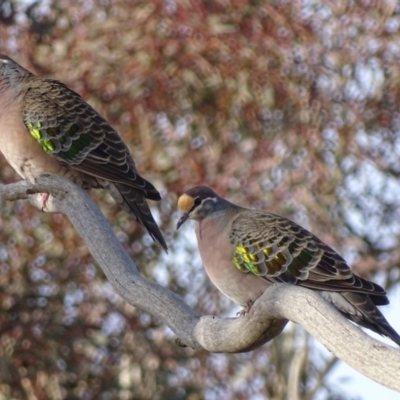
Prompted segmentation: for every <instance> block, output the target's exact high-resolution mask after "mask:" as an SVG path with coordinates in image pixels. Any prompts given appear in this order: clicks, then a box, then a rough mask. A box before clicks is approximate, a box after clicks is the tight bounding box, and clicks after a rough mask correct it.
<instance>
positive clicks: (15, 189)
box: [0, 176, 400, 391]
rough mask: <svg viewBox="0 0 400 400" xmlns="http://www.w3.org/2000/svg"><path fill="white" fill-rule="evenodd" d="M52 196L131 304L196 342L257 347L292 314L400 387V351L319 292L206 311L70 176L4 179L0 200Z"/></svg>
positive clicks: (354, 362) (297, 291) (281, 289)
mask: <svg viewBox="0 0 400 400" xmlns="http://www.w3.org/2000/svg"><path fill="white" fill-rule="evenodd" d="M41 192H48V193H51V194H52V195H53V196H52V197H51V198H50V199H49V200H48V201H47V203H46V210H45V211H47V212H62V213H64V214H66V215H67V216H68V218H69V219H70V220H71V222H72V224H73V225H74V227H75V228H76V230H77V231H78V232H79V234H80V235H81V237H82V238H83V240H84V241H85V242H86V244H87V246H88V248H89V250H90V252H91V253H92V255H93V257H94V258H95V259H96V261H97V263H98V264H99V265H100V267H101V268H102V269H103V271H104V273H105V274H106V276H107V278H108V280H109V281H110V283H111V284H112V286H113V287H114V289H115V290H116V291H117V292H118V293H119V294H120V295H121V296H122V297H123V298H124V299H125V300H126V301H127V302H128V303H130V304H131V305H133V306H135V307H137V308H140V309H142V310H144V311H146V312H148V313H150V314H152V315H154V316H156V317H158V318H160V320H162V321H163V323H165V324H166V325H168V326H169V327H170V328H171V329H172V330H173V331H174V332H175V334H176V335H177V336H178V337H179V338H180V342H181V343H184V344H186V345H188V346H190V347H193V348H200V347H203V348H204V349H206V350H208V351H211V352H231V353H239V352H245V351H249V350H252V349H255V348H257V347H259V346H261V345H262V344H264V343H266V342H268V341H269V340H271V339H273V338H274V337H275V336H277V335H279V334H280V333H281V331H282V330H283V328H284V327H285V325H286V323H287V320H291V321H293V322H296V323H299V324H301V325H303V326H304V328H305V329H306V330H307V331H308V332H309V333H310V334H311V335H313V336H314V337H315V338H316V339H318V340H319V341H320V342H321V343H322V344H323V345H325V346H326V347H327V348H328V349H329V350H330V351H331V352H332V353H333V354H335V355H336V356H337V357H339V358H340V359H342V360H343V361H345V362H347V363H348V364H349V365H350V366H352V367H353V368H354V369H356V370H357V371H359V372H361V373H362V374H364V375H366V376H368V377H369V378H371V379H373V380H375V381H377V382H379V383H381V384H382V385H385V386H387V387H389V388H391V389H394V390H398V391H400V380H399V379H398V377H399V369H400V350H397V349H395V348H393V347H390V346H387V345H385V344H383V343H381V342H379V341H377V340H375V339H373V338H371V337H369V336H368V335H366V334H365V333H364V332H363V331H361V330H360V329H359V328H358V327H356V326H355V325H353V324H352V323H350V322H349V321H348V320H347V319H346V318H344V317H343V316H342V315H341V314H340V313H339V312H338V311H336V309H334V308H333V307H332V306H331V305H330V304H329V303H328V302H326V301H325V300H324V299H323V298H322V297H321V296H320V295H319V294H318V293H317V292H314V291H311V290H307V289H304V288H301V287H297V286H291V285H286V284H276V285H273V286H272V287H271V288H269V289H268V290H266V292H265V293H264V294H263V295H262V296H261V297H260V298H259V299H258V300H257V301H256V302H255V303H254V305H253V307H252V308H251V310H250V312H249V313H248V314H247V315H245V316H244V317H240V318H217V317H214V316H203V317H199V316H198V315H197V314H196V313H195V312H194V311H193V310H192V309H191V308H190V307H189V306H188V305H187V304H186V303H185V302H184V301H183V300H182V299H181V298H180V297H179V296H177V295H176V294H174V293H172V292H171V291H170V290H168V289H166V288H163V287H161V286H160V285H157V284H156V283H154V282H151V281H149V280H147V279H145V278H143V277H142V276H141V275H140V273H139V271H138V270H137V268H136V266H135V265H134V263H133V262H132V260H131V259H130V257H129V255H128V254H127V253H126V251H125V250H124V248H123V247H122V245H121V244H120V242H119V241H118V239H117V238H116V237H115V235H114V233H113V231H112V229H111V227H110V225H109V224H108V222H107V221H106V220H105V218H104V216H103V215H102V214H101V212H100V210H99V209H98V207H97V206H96V205H95V203H94V202H93V201H92V200H91V199H90V197H89V196H88V195H87V194H86V193H85V192H84V191H83V190H81V189H80V188H78V187H77V186H76V185H74V184H72V183H71V182H69V181H67V180H65V179H61V178H58V177H54V176H42V177H40V178H39V179H38V180H37V183H36V184H31V183H28V182H25V181H21V182H18V183H15V184H11V185H7V186H6V185H0V200H1V199H5V200H16V199H25V198H28V197H29V198H30V200H31V201H32V202H33V203H34V204H35V205H38V204H40V206H41V202H40V198H39V197H38V196H37V195H34V196H30V195H31V194H34V193H41Z"/></svg>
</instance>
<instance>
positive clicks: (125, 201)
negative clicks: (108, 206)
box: [108, 183, 168, 251]
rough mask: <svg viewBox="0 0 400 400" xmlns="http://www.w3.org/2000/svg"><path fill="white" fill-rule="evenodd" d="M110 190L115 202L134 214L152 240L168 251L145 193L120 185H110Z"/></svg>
mask: <svg viewBox="0 0 400 400" xmlns="http://www.w3.org/2000/svg"><path fill="white" fill-rule="evenodd" d="M108 189H109V191H110V194H111V196H112V197H113V198H114V200H115V201H116V202H117V203H118V204H120V205H121V207H123V208H124V209H125V210H126V211H127V212H129V213H131V214H134V215H135V217H136V219H137V221H138V222H139V223H140V224H141V225H142V226H144V227H145V228H146V229H147V231H148V232H149V234H150V236H151V237H152V239H153V240H154V241H155V242H156V243H158V244H160V246H161V247H162V248H163V249H164V250H165V251H167V250H168V247H167V244H166V243H165V239H164V236H163V234H162V233H161V231H160V228H159V227H158V225H157V223H156V221H155V220H154V218H153V216H152V214H151V211H150V207H149V205H148V204H147V202H146V197H145V194H144V193H143V191H141V190H138V189H136V188H133V187H131V186H127V185H123V184H120V183H114V184H110V185H109V187H108Z"/></svg>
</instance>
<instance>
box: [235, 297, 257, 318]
mask: <svg viewBox="0 0 400 400" xmlns="http://www.w3.org/2000/svg"><path fill="white" fill-rule="evenodd" d="M253 304H254V301H253V300H249V301H248V302H247V304H246V307H244V308H243V309H242V310H240V311H239V312H237V313H236V316H237V317H241V316H242V315H246V314H247V313H248V312H249V311H250V309H251V306H252V305H253Z"/></svg>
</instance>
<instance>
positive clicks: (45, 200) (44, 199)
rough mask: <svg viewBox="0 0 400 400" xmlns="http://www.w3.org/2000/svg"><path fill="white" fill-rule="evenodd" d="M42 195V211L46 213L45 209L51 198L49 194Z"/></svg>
mask: <svg viewBox="0 0 400 400" xmlns="http://www.w3.org/2000/svg"><path fill="white" fill-rule="evenodd" d="M41 195H42V211H43V212H44V209H45V208H46V205H47V204H46V203H47V200H48V199H49V197H50V194H49V193H41Z"/></svg>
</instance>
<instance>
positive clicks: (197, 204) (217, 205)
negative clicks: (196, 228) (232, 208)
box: [177, 186, 229, 229]
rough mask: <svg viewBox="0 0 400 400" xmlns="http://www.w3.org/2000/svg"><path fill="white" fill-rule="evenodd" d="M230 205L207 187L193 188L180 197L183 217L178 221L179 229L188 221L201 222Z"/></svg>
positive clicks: (179, 202)
mask: <svg viewBox="0 0 400 400" xmlns="http://www.w3.org/2000/svg"><path fill="white" fill-rule="evenodd" d="M228 204H229V203H228V202H227V201H226V200H224V199H223V198H222V197H219V196H218V195H217V194H216V193H215V192H214V191H213V190H212V189H210V188H209V187H207V186H196V187H194V188H191V189H189V190H187V191H186V192H185V193H183V194H182V196H181V197H179V200H178V208H179V209H180V210H181V211H182V213H183V215H182V217H181V218H180V219H179V221H178V224H177V229H179V228H180V227H181V226H182V225H183V224H184V223H185V222H186V221H187V220H188V219H194V220H196V221H201V220H203V219H204V218H206V217H208V216H210V215H211V214H213V213H215V212H217V211H220V210H222V209H224V208H226V206H227V205H228Z"/></svg>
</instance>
